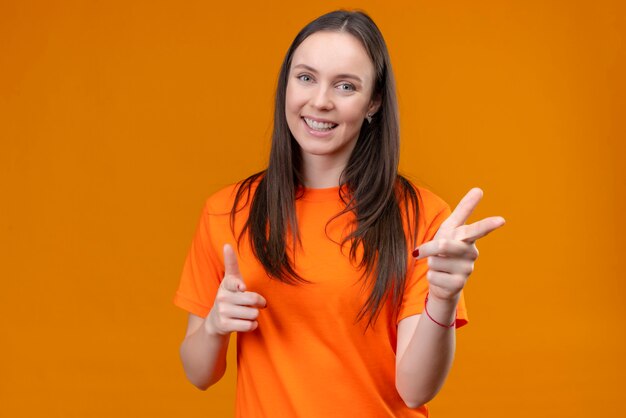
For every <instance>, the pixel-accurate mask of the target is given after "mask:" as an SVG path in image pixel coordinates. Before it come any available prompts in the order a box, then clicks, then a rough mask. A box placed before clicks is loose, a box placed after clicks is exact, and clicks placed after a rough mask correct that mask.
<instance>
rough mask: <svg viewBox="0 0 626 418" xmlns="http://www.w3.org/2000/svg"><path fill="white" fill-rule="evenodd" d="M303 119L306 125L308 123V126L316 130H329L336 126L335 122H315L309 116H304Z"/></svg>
mask: <svg viewBox="0 0 626 418" xmlns="http://www.w3.org/2000/svg"><path fill="white" fill-rule="evenodd" d="M304 121H305V122H306V124H307V125H309V127H310V128H313V129H315V130H317V131H330V130H331V129H333V128H334V127H335V126H337V124H335V123H327V122H317V121H314V120H313V119H309V118H304Z"/></svg>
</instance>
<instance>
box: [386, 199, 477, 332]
mask: <svg viewBox="0 0 626 418" xmlns="http://www.w3.org/2000/svg"><path fill="white" fill-rule="evenodd" d="M451 213H452V211H451V210H450V206H449V205H448V204H447V203H446V204H445V206H444V207H443V209H442V210H441V211H439V212H438V213H437V214H436V215H435V216H434V218H433V219H432V220H431V221H430V223H429V224H428V223H427V224H426V226H427V229H426V232H425V235H424V239H423V240H422V242H420V243H418V244H419V245H421V244H423V243H425V242H428V241H431V240H432V239H433V237H434V236H435V234H436V233H437V230H439V227H440V226H441V224H442V223H443V221H445V220H446V219H447V218H448V216H450V214H451ZM412 260H413V259H412ZM412 262H413V263H415V265H414V267H413V269H412V271H411V269H410V270H409V275H408V277H407V280H406V284H405V288H404V296H403V298H402V303H401V304H400V308H399V310H398V319H397V322H398V323H399V322H400V321H401V320H402V319H404V318H406V317H408V316H411V315H417V314H421V313H422V312H423V310H424V301H425V300H426V294H427V293H428V279H427V278H426V273H427V272H428V259H427V258H423V259H421V260H418V261H412ZM467 322H468V317H467V310H466V308H465V298H464V295H463V292H461V297H460V298H459V303H458V305H457V308H456V328H460V327H462V326H463V325H465V324H467Z"/></svg>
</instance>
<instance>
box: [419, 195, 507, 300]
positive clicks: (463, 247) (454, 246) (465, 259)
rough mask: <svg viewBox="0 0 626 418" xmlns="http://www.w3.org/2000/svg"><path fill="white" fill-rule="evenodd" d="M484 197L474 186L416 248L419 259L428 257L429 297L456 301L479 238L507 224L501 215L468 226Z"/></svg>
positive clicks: (469, 272) (475, 253) (472, 260)
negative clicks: (430, 236) (433, 233)
mask: <svg viewBox="0 0 626 418" xmlns="http://www.w3.org/2000/svg"><path fill="white" fill-rule="evenodd" d="M482 197H483V191H482V190H481V189H479V188H473V189H471V190H470V191H469V192H468V193H467V194H466V195H465V196H464V197H463V199H461V201H460V202H459V204H458V205H457V207H456V208H455V209H454V211H453V212H452V213H451V214H450V216H449V217H448V218H447V219H446V220H445V221H444V222H443V223H442V224H441V226H440V227H439V230H438V231H437V233H436V234H435V236H434V237H433V239H432V241H428V242H426V243H424V244H422V245H420V246H419V247H417V250H419V255H418V256H417V259H418V260H419V259H422V258H426V257H428V273H427V275H426V278H427V279H428V282H429V286H430V288H429V294H430V296H429V297H430V298H436V299H440V300H446V301H453V302H454V303H456V302H457V301H458V298H459V295H460V293H461V290H463V287H465V283H466V282H467V279H468V278H469V276H470V274H472V272H473V271H474V261H475V260H476V258H477V257H478V249H477V248H476V240H478V239H479V238H482V237H484V236H485V235H487V234H489V233H490V232H492V231H494V230H496V229H497V228H500V227H501V226H502V225H504V223H505V220H504V218H502V217H501V216H493V217H490V218H485V219H482V220H480V221H478V222H474V223H473V224H470V225H465V222H466V221H467V219H468V218H469V217H470V215H471V214H472V212H473V211H474V208H476V205H478V202H480V199H481V198H482ZM416 253H417V251H415V252H414V254H416Z"/></svg>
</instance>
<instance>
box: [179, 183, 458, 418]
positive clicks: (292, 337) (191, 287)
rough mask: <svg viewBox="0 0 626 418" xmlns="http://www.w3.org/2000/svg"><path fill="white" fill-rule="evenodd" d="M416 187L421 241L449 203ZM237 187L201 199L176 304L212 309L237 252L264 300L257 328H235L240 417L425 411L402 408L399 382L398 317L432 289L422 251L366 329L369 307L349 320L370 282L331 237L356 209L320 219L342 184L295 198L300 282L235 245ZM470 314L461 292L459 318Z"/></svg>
mask: <svg viewBox="0 0 626 418" xmlns="http://www.w3.org/2000/svg"><path fill="white" fill-rule="evenodd" d="M416 190H417V192H418V199H419V221H418V241H417V242H418V245H419V244H421V243H423V242H426V241H429V240H430V239H432V237H433V236H434V234H435V233H436V232H437V229H438V228H439V226H440V225H441V223H442V222H443V221H444V220H445V219H446V218H447V217H448V215H449V214H450V208H449V206H448V205H447V204H446V203H445V202H444V201H443V200H442V199H441V198H439V197H438V196H436V195H435V194H434V193H432V192H430V191H428V190H426V189H424V188H420V187H417V188H416ZM235 191H236V187H235V186H234V185H233V186H229V187H227V188H225V189H223V190H221V191H219V192H217V193H216V194H214V195H213V196H211V197H210V198H209V199H208V200H207V202H206V205H205V207H204V210H203V211H202V216H201V218H200V223H199V225H198V228H197V231H196V235H195V237H194V240H193V243H192V246H191V249H190V251H189V254H188V256H187V260H186V262H185V266H184V269H183V274H182V278H181V281H180V285H179V288H178V291H177V292H176V295H175V297H174V303H175V304H176V305H177V306H179V307H181V308H183V309H185V310H187V311H188V312H191V313H193V314H195V315H198V316H200V317H206V316H207V315H208V313H209V311H210V310H211V308H212V306H213V301H214V298H215V295H216V293H217V289H218V286H219V284H220V281H221V280H222V278H223V276H224V262H223V252H222V249H223V246H224V244H226V243H230V244H231V245H232V246H233V248H234V249H235V250H236V252H237V258H238V261H239V268H240V271H241V273H242V277H243V279H244V281H245V283H246V286H247V290H248V291H251V292H257V293H259V294H261V295H262V296H263V297H265V299H266V300H267V308H266V309H262V310H260V312H259V316H258V319H257V320H258V324H259V326H258V328H257V329H256V330H254V331H252V332H245V333H244V332H242V333H238V335H237V394H236V416H237V417H245V418H254V417H285V418H287V417H311V418H319V417H359V418H369V417H371V418H381V417H426V416H428V408H427V406H425V405H423V406H420V407H419V408H416V409H410V408H408V407H407V406H406V405H405V404H404V402H403V401H402V399H401V398H400V395H399V394H398V392H397V390H396V387H395V365H396V359H395V352H396V338H397V324H398V322H399V321H400V320H401V319H403V318H406V317H408V316H411V315H416V314H420V313H421V312H422V310H423V307H424V299H425V296H426V292H427V291H428V282H427V280H426V271H427V269H428V267H427V261H426V259H422V260H420V261H418V262H415V261H414V259H413V258H411V257H410V254H407V257H410V258H409V260H410V263H409V272H408V276H407V281H406V287H405V292H404V298H403V300H402V303H401V306H400V307H399V310H398V311H397V315H396V316H394V315H393V312H392V309H391V308H392V307H391V299H390V298H388V299H387V301H386V303H385V304H384V306H383V308H382V310H381V313H380V316H379V317H378V320H377V321H376V323H375V325H374V327H373V328H372V327H370V328H369V329H368V330H367V332H366V331H365V324H366V319H367V316H366V317H365V318H364V319H363V320H361V321H360V322H358V323H355V320H356V317H357V314H358V312H359V310H360V309H361V307H362V306H363V305H364V303H365V301H366V300H367V297H368V295H369V293H368V291H367V289H369V287H367V286H363V283H364V282H363V280H360V279H361V272H360V271H359V270H357V268H356V267H355V266H354V265H353V264H352V263H351V262H350V260H349V258H348V253H349V247H350V244H349V243H348V244H346V246H345V247H344V251H343V253H342V252H341V251H340V247H339V245H338V244H337V242H340V241H341V237H342V233H344V234H345V230H344V228H345V227H346V226H347V225H348V223H349V221H350V220H351V219H353V215H352V214H347V215H342V216H341V217H339V218H337V219H335V220H334V221H333V222H331V223H330V224H329V225H328V227H327V228H326V226H327V225H326V224H327V222H328V220H329V219H330V218H331V217H332V216H333V215H335V214H337V213H338V212H339V211H340V210H341V209H342V207H343V205H344V204H343V203H342V201H341V199H340V198H339V189H338V188H330V189H305V193H304V196H303V197H302V198H300V199H298V200H296V214H297V218H298V225H299V228H300V234H301V239H302V248H298V249H297V251H296V254H295V262H294V265H295V268H296V271H297V272H298V273H299V274H300V275H301V276H302V277H303V278H305V279H307V280H309V281H311V282H312V283H310V284H298V285H289V284H284V283H282V282H279V281H278V280H275V279H271V278H269V277H268V276H267V274H266V273H265V271H264V270H263V268H262V266H261V264H260V263H259V262H258V261H257V260H256V259H255V258H254V256H253V255H252V251H251V249H250V245H249V242H248V241H247V240H245V239H244V240H243V241H242V243H241V245H240V247H239V249H238V250H237V246H236V238H235V237H236V236H237V235H235V236H233V233H232V231H231V228H230V221H229V213H230V209H231V207H232V204H233V199H234V192H235ZM244 200H245V199H244ZM247 214H248V208H247V207H246V208H244V209H243V210H241V211H240V212H239V213H238V214H237V217H236V222H235V234H238V232H239V231H240V230H241V228H242V226H243V223H244V222H245V219H246V218H247ZM409 250H411V249H409ZM368 314H369V312H368ZM466 322H467V314H466V311H465V302H464V299H463V297H462V296H461V299H460V302H459V305H458V308H457V324H456V325H457V327H459V326H462V325H464V324H465V323H466Z"/></svg>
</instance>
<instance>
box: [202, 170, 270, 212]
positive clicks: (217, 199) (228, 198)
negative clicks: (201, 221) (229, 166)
mask: <svg viewBox="0 0 626 418" xmlns="http://www.w3.org/2000/svg"><path fill="white" fill-rule="evenodd" d="M259 180H260V175H259V173H257V174H254V175H252V176H250V177H248V178H246V179H243V180H241V181H239V182H237V183H232V184H229V185H227V186H225V187H222V188H221V189H219V190H218V191H216V192H215V193H213V194H211V195H210V196H209V197H208V198H207V199H206V204H205V208H206V210H207V211H208V212H209V213H212V214H223V213H230V211H231V210H232V208H233V206H234V204H235V202H237V207H239V208H242V207H245V206H248V203H249V201H250V200H251V199H252V197H253V196H254V192H255V190H256V188H257V186H258V183H259Z"/></svg>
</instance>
